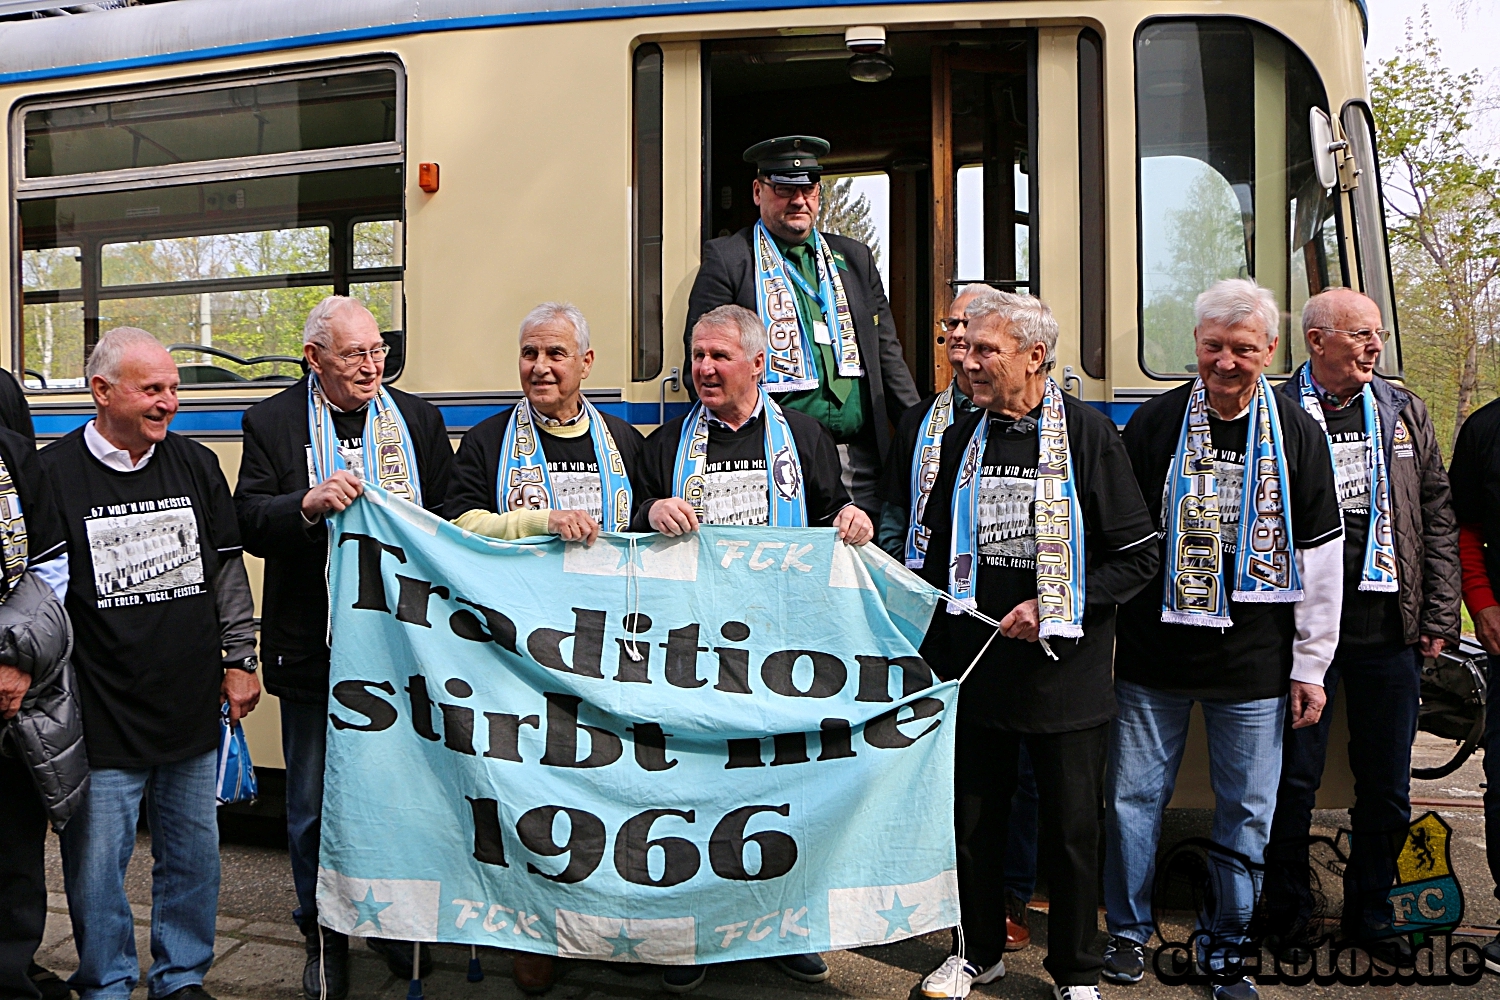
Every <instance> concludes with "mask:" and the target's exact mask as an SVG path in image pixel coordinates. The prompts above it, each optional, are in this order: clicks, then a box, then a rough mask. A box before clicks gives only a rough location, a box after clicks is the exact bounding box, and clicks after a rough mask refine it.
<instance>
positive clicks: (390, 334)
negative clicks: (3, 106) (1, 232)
mask: <svg viewBox="0 0 1500 1000" xmlns="http://www.w3.org/2000/svg"><path fill="white" fill-rule="evenodd" d="M401 92H402V79H401V75H400V73H399V70H398V68H397V67H394V66H392V65H388V64H385V63H382V64H381V65H377V66H370V65H363V66H359V65H354V66H348V65H343V66H333V67H330V66H328V65H326V64H324V65H321V66H317V67H313V68H306V67H293V68H291V69H288V70H286V71H284V72H275V73H271V74H267V73H265V72H264V71H261V72H259V73H258V74H257V75H256V77H255V78H254V79H253V80H245V79H243V78H240V79H234V78H228V79H220V80H210V81H208V82H202V83H200V82H196V81H195V82H194V83H193V84H191V85H189V86H183V85H177V84H166V85H162V86H160V87H155V88H152V89H150V90H147V91H144V92H133V93H123V94H117V95H112V96H110V97H109V98H107V99H105V98H98V97H87V98H73V99H69V98H56V99H52V98H49V99H47V100H45V101H40V102H37V103H36V104H35V105H33V106H31V107H27V108H24V109H23V110H22V112H21V114H20V115H19V116H18V117H17V119H16V120H17V123H18V124H17V131H18V132H20V133H22V134H20V135H13V136H12V140H13V141H14V142H17V143H18V144H19V143H21V142H24V146H25V157H24V159H25V164H24V165H25V177H23V178H22V179H21V180H19V181H18V182H17V183H16V185H15V203H14V212H15V219H16V221H17V223H18V227H19V232H20V237H21V239H20V244H21V253H20V261H19V264H20V267H21V282H20V284H21V291H22V310H21V319H22V323H21V329H20V331H18V332H19V335H20V336H19V344H18V345H17V346H18V348H19V352H18V353H19V354H20V356H21V359H22V362H21V366H20V367H23V368H24V369H25V384H26V386H27V388H28V389H72V390H77V389H79V388H82V387H83V386H84V379H83V366H84V361H85V359H86V358H87V356H88V352H89V351H90V350H92V347H93V344H94V343H96V342H97V340H98V337H99V334H100V333H101V332H102V331H104V330H108V329H110V328H111V327H114V326H138V327H141V328H142V329H145V330H148V331H150V332H151V333H152V334H154V335H155V336H156V337H157V338H158V339H160V340H161V341H162V343H163V344H164V345H166V346H167V347H168V349H169V350H170V351H171V352H172V354H173V357H174V358H175V359H176V360H177V363H178V367H179V370H180V371H181V373H182V379H183V382H184V384H210V383H235V382H245V381H256V380H268V381H286V380H290V379H294V378H296V377H297V376H298V375H299V374H300V368H299V367H298V364H297V359H299V358H300V357H301V355H302V324H303V321H304V320H305V318H306V316H307V312H308V310H310V309H311V308H312V306H313V305H315V304H316V303H317V301H318V300H319V299H320V298H321V297H323V296H325V295H328V294H331V293H337V294H344V295H348V294H354V295H358V296H359V297H360V298H362V299H365V300H366V301H367V302H368V304H369V305H370V307H371V311H372V312H374V314H375V316H376V318H377V319H378V320H379V322H380V326H381V331H382V334H383V336H385V337H386V339H387V341H389V342H390V343H391V345H392V347H393V349H394V350H393V353H392V355H391V356H390V358H388V359H387V363H386V373H387V377H389V378H394V377H396V375H397V374H399V372H400V359H401V358H402V357H404V350H403V349H402V348H404V342H403V334H402V327H403V325H404V323H403V320H404V313H405V309H404V305H403V302H402V299H401V288H402V285H401V279H402V273H403V266H404V260H403V257H404V254H403V247H402V242H403V241H402V232H401V222H400V219H401V214H402V210H403V198H404V190H405V180H404V167H403V156H404V154H403V153H402V150H401V142H400V138H401V131H402V128H401V116H400V114H399V111H400V101H399V98H400V94H401Z"/></svg>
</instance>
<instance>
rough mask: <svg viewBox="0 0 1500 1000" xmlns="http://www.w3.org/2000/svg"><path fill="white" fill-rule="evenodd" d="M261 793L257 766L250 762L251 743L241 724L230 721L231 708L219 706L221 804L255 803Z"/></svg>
mask: <svg viewBox="0 0 1500 1000" xmlns="http://www.w3.org/2000/svg"><path fill="white" fill-rule="evenodd" d="M258 794H259V788H257V786H256V783H255V765H253V764H251V763H250V744H249V743H247V742H245V730H244V729H243V728H242V727H241V726H240V724H239V723H238V722H231V721H229V706H228V705H227V704H225V705H221V706H220V707H219V784H218V799H219V805H221V806H228V805H233V804H234V803H236V802H254V801H255V797H256V796H257V795H258Z"/></svg>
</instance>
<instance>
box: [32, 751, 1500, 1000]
mask: <svg viewBox="0 0 1500 1000" xmlns="http://www.w3.org/2000/svg"><path fill="white" fill-rule="evenodd" d="M1450 751H1451V745H1449V744H1444V743H1442V742H1440V741H1437V740H1435V739H1434V738H1431V737H1427V736H1425V735H1424V736H1422V737H1419V741H1418V746H1417V749H1416V752H1415V757H1416V761H1415V762H1416V763H1417V764H1423V765H1430V764H1432V763H1436V762H1439V761H1441V760H1444V759H1446V757H1447V755H1448V754H1449V753H1450ZM1483 780H1484V776H1483V772H1482V770H1481V767H1480V762H1479V760H1478V759H1477V757H1476V759H1473V760H1470V761H1469V762H1468V763H1467V764H1466V765H1465V766H1464V767H1463V768H1462V769H1460V770H1459V771H1457V772H1455V773H1454V774H1452V775H1449V776H1448V777H1447V778H1443V779H1440V780H1438V781H1430V782H1414V783H1413V788H1412V797H1413V800H1414V806H1413V815H1414V816H1420V815H1421V813H1423V812H1425V811H1427V810H1428V809H1435V810H1436V811H1437V812H1438V813H1439V814H1440V815H1441V816H1442V817H1443V818H1444V819H1445V820H1446V821H1447V822H1448V823H1449V825H1450V826H1451V827H1452V830H1453V836H1452V843H1451V854H1452V860H1453V865H1454V870H1455V872H1456V873H1457V875H1458V878H1459V882H1460V885H1461V886H1462V887H1463V890H1464V896H1465V904H1466V909H1465V916H1464V925H1465V927H1464V928H1463V931H1462V935H1463V936H1456V937H1455V940H1468V941H1471V942H1473V943H1475V944H1483V943H1484V942H1485V941H1486V940H1488V939H1489V938H1491V937H1493V936H1495V934H1496V932H1497V930H1500V902H1497V901H1496V899H1495V896H1494V894H1493V892H1492V891H1491V890H1492V888H1493V883H1492V881H1491V879H1490V875H1489V871H1488V868H1487V865H1486V860H1485V847H1484V818H1483V812H1482V810H1481V809H1479V808H1477V807H1478V805H1479V799H1480V796H1481V795H1482V791H1481V782H1482V781H1483ZM1209 816H1210V814H1209V813H1208V812H1206V811H1202V810H1170V811H1169V812H1168V821H1167V827H1166V830H1165V831H1164V836H1163V842H1164V843H1175V842H1176V841H1177V840H1180V839H1182V838H1184V837H1187V836H1204V835H1206V834H1207V824H1208V820H1209ZM1314 822H1315V824H1316V829H1315V832H1321V833H1325V834H1328V835H1330V836H1331V835H1333V834H1334V833H1335V832H1336V830H1337V828H1338V827H1339V826H1340V825H1344V826H1347V825H1348V816H1347V813H1345V812H1343V811H1333V810H1322V811H1319V812H1318V813H1317V814H1315V820H1314ZM222 832H223V834H224V838H225V839H224V844H223V849H222V852H221V856H222V865H223V875H222V888H221V890H220V896H219V937H218V941H217V942H216V946H215V954H216V956H217V957H216V962H215V966H214V968H213V970H212V971H211V972H210V973H209V977H208V980H207V982H206V984H205V985H206V986H207V988H208V989H209V990H210V991H211V992H212V993H214V994H215V995H216V996H218V997H220V998H244V1000H293V998H295V997H298V996H300V994H301V990H300V983H301V971H302V963H303V960H304V957H303V942H302V939H301V935H300V934H299V933H298V932H297V929H296V927H295V926H294V925H293V924H292V922H291V919H290V914H291V910H292V908H293V907H294V906H295V905H296V900H295V896H294V893H293V891H292V880H291V871H290V868H289V865H288V862H287V855H286V850H285V847H284V845H282V844H279V843H278V842H277V840H278V838H277V836H276V828H275V826H274V824H257V823H253V822H252V823H244V822H237V823H234V824H229V823H226V824H224V829H223V831H222ZM150 857H151V855H150V840H149V838H148V837H147V836H145V835H144V834H143V835H142V836H141V837H140V839H139V840H138V841H137V845H136V851H135V854H134V856H133V858H132V860H131V863H130V869H129V874H128V876H127V879H126V887H127V893H128V895H129V897H130V901H131V903H132V907H133V909H134V910H135V913H136V939H137V951H138V954H140V955H141V956H143V957H145V959H146V962H145V963H143V964H148V963H149V954H150V947H149V915H150V899H151V887H150ZM1323 883H1324V885H1325V888H1327V889H1328V890H1329V892H1330V895H1331V896H1334V897H1336V895H1337V887H1338V880H1337V878H1334V877H1332V876H1325V877H1324V879H1323ZM48 888H49V890H50V893H51V895H50V912H49V915H48V923H47V938H46V941H45V942H44V944H43V948H42V951H41V952H40V953H39V954H38V960H39V961H41V962H42V964H44V965H46V966H47V967H49V968H51V969H54V970H56V971H57V972H59V974H62V975H64V976H66V974H67V973H69V972H71V971H72V970H73V969H74V968H76V965H77V958H76V953H75V952H74V949H73V943H72V936H71V928H70V926H69V919H68V914H67V903H66V898H65V897H64V896H63V894H62V890H63V885H62V869H61V864H60V860H59V858H58V855H57V847H56V838H50V837H49V842H48ZM1335 902H1336V899H1335ZM1040 905H1042V904H1041V901H1040V900H1039V901H1038V906H1039V907H1040ZM1335 909H1336V906H1335ZM1100 925H1101V928H1102V926H1103V920H1102V917H1101V921H1100ZM1031 927H1032V935H1033V940H1034V944H1033V945H1032V946H1031V947H1030V948H1027V949H1025V950H1023V951H1020V952H1016V953H1013V954H1012V955H1010V956H1008V957H1007V959H1006V967H1007V975H1006V976H1005V978H1004V979H1002V980H1000V981H999V982H997V983H995V984H992V985H987V986H983V987H978V988H976V989H975V991H974V995H975V996H982V997H1007V998H1018V1000H1019V998H1027V1000H1043V998H1047V997H1051V996H1052V989H1051V979H1050V977H1049V976H1048V975H1047V973H1046V971H1045V969H1044V968H1043V965H1042V960H1043V958H1044V957H1045V944H1046V915H1045V912H1044V911H1043V910H1042V909H1040V908H1036V909H1033V910H1032V912H1031ZM1103 940H1104V939H1103V935H1102V934H1101V937H1100V946H1101V948H1102V944H1103ZM948 947H949V935H948V933H947V932H941V933H937V934H929V935H926V936H924V937H920V938H914V939H911V940H908V941H902V942H898V943H896V944H892V945H886V946H883V947H878V948H865V949H860V950H857V951H850V952H840V953H833V954H829V955H827V956H826V957H827V959H828V964H829V966H830V967H831V968H832V970H833V976H832V978H831V979H830V980H829V981H828V982H826V983H823V984H819V985H806V984H802V983H797V982H794V981H792V980H790V979H788V978H786V977H785V976H783V975H782V974H781V973H780V972H779V971H777V970H776V969H775V968H774V967H773V966H771V965H770V964H769V963H764V962H746V963H737V964H732V965H721V966H714V967H712V968H710V970H709V972H708V980H707V982H706V983H705V984H704V986H702V987H700V989H699V990H698V991H697V993H695V994H694V995H695V996H701V997H704V998H709V1000H749V998H770V1000H804V998H811V997H820V996H822V997H860V998H869V1000H876V998H880V1000H886V998H889V1000H906V998H910V997H918V996H919V994H918V993H917V991H916V989H915V988H916V986H917V984H918V983H919V982H920V980H921V977H922V976H923V975H924V974H925V973H927V972H928V971H930V970H931V969H932V968H933V967H935V966H936V965H937V964H938V963H939V962H941V961H942V959H943V958H944V957H945V956H946V955H947V954H948ZM434 952H435V957H436V959H437V971H436V972H435V973H434V974H433V975H432V976H429V977H428V978H427V979H426V980H425V981H424V983H423V987H424V991H425V996H426V997H427V998H429V1000H510V998H513V997H520V996H521V995H522V994H521V993H520V992H519V991H518V990H516V988H515V987H514V986H513V985H512V983H511V981H510V976H509V964H510V963H509V958H508V956H507V954H506V953H505V952H501V951H494V950H489V949H481V950H480V958H481V963H482V965H483V968H484V971H485V978H484V980H483V982H480V983H470V982H468V981H467V980H466V977H465V972H466V970H467V966H468V958H469V956H468V953H467V950H466V949H462V948H456V947H441V946H440V947H437V948H435V949H434ZM351 955H352V962H351V973H352V989H351V993H350V995H351V997H376V996H379V997H390V998H392V1000H399V998H400V997H402V996H404V995H405V994H406V990H407V985H408V984H407V982H406V981H405V980H398V979H397V978H395V977H393V976H392V975H390V973H389V972H388V971H387V970H386V968H385V965H384V963H383V962H382V961H381V960H380V959H379V958H377V957H376V956H375V955H374V954H373V953H370V952H368V951H365V950H364V949H362V948H358V947H356V948H353V949H351ZM622 970H623V971H622ZM559 972H560V978H559V982H558V985H557V986H556V987H554V989H553V991H552V992H551V993H550V994H549V996H552V997H557V998H560V1000H575V998H577V1000H585V998H587V1000H594V998H600V1000H602V998H608V997H619V998H643V997H650V996H664V995H665V994H662V993H660V992H659V989H658V985H659V978H658V976H657V975H656V973H655V972H654V971H653V970H651V969H650V968H649V967H644V966H612V965H607V964H604V963H598V962H560V963H559ZM1379 989H1381V988H1380V987H1375V986H1364V987H1349V986H1340V985H1331V986H1318V985H1315V984H1309V985H1307V986H1302V987H1294V986H1287V985H1270V986H1262V987H1261V995H1262V996H1263V997H1267V998H1276V997H1288V998H1290V997H1299V998H1308V1000H1312V998H1318V1000H1322V998H1325V997H1330V998H1331V997H1338V998H1345V997H1349V998H1352V997H1358V996H1370V995H1372V994H1371V991H1372V990H1379ZM1102 990H1103V994H1104V996H1105V998H1107V1000H1110V998H1114V1000H1157V998H1178V1000H1186V998H1189V997H1191V998H1194V1000H1196V998H1199V997H1207V996H1208V995H1209V990H1208V988H1207V987H1205V986H1201V985H1167V984H1163V983H1161V982H1158V981H1156V980H1155V979H1154V978H1153V977H1152V976H1150V975H1148V976H1147V978H1146V979H1145V980H1144V981H1143V982H1141V983H1139V984H1137V985H1134V986H1115V985H1112V984H1109V983H1104V984H1102ZM1373 995H1375V996H1400V997H1403V998H1404V997H1408V996H1410V997H1423V998H1426V997H1434V998H1435V997H1454V996H1472V997H1500V976H1496V975H1493V974H1487V975H1485V976H1484V978H1483V979H1481V981H1480V982H1479V983H1477V984H1475V985H1472V986H1459V985H1443V986H1431V985H1429V986H1423V985H1420V984H1414V985H1407V986H1399V987H1396V988H1394V989H1385V990H1384V991H1383V992H1377V993H1375V994H1373ZM132 1000H146V990H145V988H144V987H140V988H138V989H137V990H136V992H135V994H134V996H133V998H132Z"/></svg>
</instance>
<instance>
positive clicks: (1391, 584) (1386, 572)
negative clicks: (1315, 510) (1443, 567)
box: [1297, 364, 1401, 593]
mask: <svg viewBox="0 0 1500 1000" xmlns="http://www.w3.org/2000/svg"><path fill="white" fill-rule="evenodd" d="M1297 388H1298V390H1299V393H1300V395H1301V399H1302V408H1303V409H1304V410H1306V411H1307V412H1308V413H1310V414H1312V416H1313V419H1314V420H1316V421H1317V422H1318V425H1319V426H1320V427H1322V428H1323V433H1324V434H1327V433H1328V418H1327V417H1325V416H1324V415H1323V404H1322V402H1321V401H1320V400H1319V398H1318V391H1317V389H1316V387H1314V386H1313V384H1312V368H1311V367H1310V366H1309V365H1306V364H1304V365H1303V366H1302V373H1301V375H1299V376H1298V378H1297ZM1359 395H1360V405H1361V406H1362V407H1363V408H1364V411H1365V412H1364V416H1365V435H1366V436H1365V455H1366V460H1367V462H1368V464H1369V467H1370V530H1369V532H1368V533H1367V534H1366V535H1365V562H1364V569H1363V571H1362V572H1361V573H1360V577H1359V589H1360V590H1374V591H1381V592H1384V593H1395V592H1396V591H1398V590H1400V589H1401V584H1400V581H1399V578H1398V576H1397V573H1396V543H1395V540H1394V539H1393V538H1392V536H1391V489H1390V482H1389V481H1388V480H1387V479H1386V474H1385V447H1384V445H1385V441H1384V439H1383V438H1382V434H1381V430H1380V413H1379V411H1378V410H1376V408H1375V392H1374V390H1372V389H1371V388H1370V386H1369V383H1366V384H1365V387H1364V388H1363V389H1362V390H1361V391H1360V394H1359ZM1328 446H1329V448H1330V450H1331V449H1332V447H1333V442H1332V441H1331V440H1330V441H1329V444H1328ZM1343 514H1344V510H1343V506H1342V505H1340V507H1339V516H1340V517H1341V518H1342V517H1343Z"/></svg>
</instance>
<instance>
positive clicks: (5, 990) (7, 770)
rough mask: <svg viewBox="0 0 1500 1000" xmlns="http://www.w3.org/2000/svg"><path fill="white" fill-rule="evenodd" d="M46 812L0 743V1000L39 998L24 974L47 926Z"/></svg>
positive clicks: (13, 753) (7, 746) (26, 773)
mask: <svg viewBox="0 0 1500 1000" xmlns="http://www.w3.org/2000/svg"><path fill="white" fill-rule="evenodd" d="M46 846H47V813H46V811H45V810H44V809H43V808H42V799H41V796H40V795H38V794H37V790H36V785H35V784H33V783H32V780H31V771H30V769H29V768H28V767H27V766H26V763H25V762H24V761H23V760H22V759H21V758H20V756H19V753H18V751H17V750H16V749H15V747H14V746H12V745H11V742H10V740H8V739H0V997H3V998H7V1000H9V998H12V997H24V998H26V1000H36V998H38V997H40V996H41V993H39V992H38V991H37V988H36V985H35V984H34V983H32V981H31V978H30V977H29V976H27V975H26V970H27V968H28V967H29V966H30V965H31V960H32V958H33V957H35V955H36V950H37V948H38V947H39V946H40V945H41V943H42V930H43V928H44V927H46V924H47V872H46V868H45V867H44V862H43V852H44V851H45V849H46Z"/></svg>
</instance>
